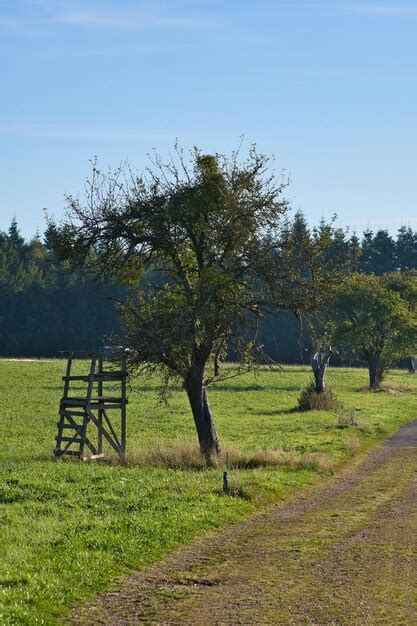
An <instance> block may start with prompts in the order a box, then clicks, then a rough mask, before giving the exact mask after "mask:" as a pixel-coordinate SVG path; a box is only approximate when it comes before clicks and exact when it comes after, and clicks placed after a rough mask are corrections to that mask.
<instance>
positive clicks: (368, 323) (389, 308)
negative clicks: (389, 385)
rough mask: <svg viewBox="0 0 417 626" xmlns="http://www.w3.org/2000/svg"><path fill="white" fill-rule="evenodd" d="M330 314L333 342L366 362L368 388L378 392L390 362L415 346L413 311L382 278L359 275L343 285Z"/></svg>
mask: <svg viewBox="0 0 417 626" xmlns="http://www.w3.org/2000/svg"><path fill="white" fill-rule="evenodd" d="M333 311H334V316H333V320H332V323H331V325H330V330H331V333H330V334H331V336H332V339H333V341H334V342H335V343H336V344H337V345H338V346H340V347H343V348H344V350H345V351H347V352H348V353H350V354H351V355H353V356H354V357H358V358H360V359H363V360H365V361H367V363H368V369H369V386H370V388H371V389H374V390H375V389H378V388H379V387H380V385H381V382H382V380H383V378H384V375H385V373H386V371H387V370H388V369H389V368H390V366H391V364H392V362H393V361H394V360H396V359H399V358H401V357H405V356H407V355H408V354H410V353H411V351H412V350H413V348H414V346H415V345H416V341H417V315H416V311H415V310H413V309H412V308H411V307H410V306H409V304H408V303H407V301H406V300H405V299H404V298H403V297H402V295H401V293H400V292H399V291H395V290H394V289H393V288H392V285H390V284H389V281H387V280H386V279H385V278H384V277H378V276H373V275H368V276H366V275H360V274H352V275H351V276H349V277H347V278H346V279H345V280H344V281H343V282H342V284H341V285H340V287H339V289H338V292H337V297H336V301H335V303H334V308H333Z"/></svg>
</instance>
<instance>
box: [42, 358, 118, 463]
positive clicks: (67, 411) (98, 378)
mask: <svg viewBox="0 0 417 626" xmlns="http://www.w3.org/2000/svg"><path fill="white" fill-rule="evenodd" d="M75 354H76V353H74V352H70V353H68V361H67V368H66V374H65V376H63V377H62V380H63V381H64V392H63V396H62V398H61V401H60V405H59V421H58V424H57V426H58V434H57V436H56V437H55V440H56V445H55V449H54V455H55V456H56V457H62V456H73V457H76V458H78V459H80V460H86V459H87V458H90V459H97V458H101V457H103V456H104V455H103V438H104V439H105V440H106V441H107V442H108V443H109V444H110V446H111V447H112V448H113V449H114V450H115V451H116V452H117V454H118V455H119V456H120V457H121V458H123V457H124V456H125V454H126V405H127V398H126V376H127V373H126V369H125V361H124V358H123V357H122V359H121V361H122V367H121V370H120V371H114V370H111V371H104V369H103V360H104V353H103V351H96V352H93V353H87V352H85V353H79V352H78V353H77V356H79V355H81V356H82V357H84V358H85V356H86V355H89V356H90V358H91V363H90V371H89V374H88V375H84V376H77V375H73V374H72V373H71V369H72V365H73V361H74V357H75ZM109 381H112V382H115V381H119V382H120V383H121V396H120V397H114V396H105V395H104V383H105V382H109ZM71 382H83V383H86V391H85V395H82V396H71V395H70V383H71ZM95 385H97V396H93V393H94V387H95ZM111 409H118V410H120V411H121V425H120V436H119V435H118V434H117V432H116V429H115V428H114V426H113V424H112V423H111V421H110V419H109V417H108V415H107V411H108V410H111ZM95 412H96V414H95ZM89 424H91V425H92V426H95V427H96V428H97V431H98V436H97V445H94V444H93V443H92V441H91V440H90V439H89V438H88V437H87V430H88V426H89ZM86 449H88V450H89V452H90V454H89V456H88V457H87V456H85V451H86Z"/></svg>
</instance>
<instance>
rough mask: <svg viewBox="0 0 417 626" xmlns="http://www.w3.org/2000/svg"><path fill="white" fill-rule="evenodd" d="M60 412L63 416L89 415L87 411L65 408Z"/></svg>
mask: <svg viewBox="0 0 417 626" xmlns="http://www.w3.org/2000/svg"><path fill="white" fill-rule="evenodd" d="M59 414H60V416H61V417H86V415H87V413H86V412H85V411H65V410H64V409H62V410H61V411H60V412H59Z"/></svg>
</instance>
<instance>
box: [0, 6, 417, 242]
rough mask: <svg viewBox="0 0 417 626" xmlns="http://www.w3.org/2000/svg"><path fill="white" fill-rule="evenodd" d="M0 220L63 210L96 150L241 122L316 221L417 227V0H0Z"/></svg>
mask: <svg viewBox="0 0 417 626" xmlns="http://www.w3.org/2000/svg"><path fill="white" fill-rule="evenodd" d="M0 76H1V81H0V86H1V98H0V112H1V115H0V229H1V228H6V227H7V226H8V224H9V223H10V220H11V218H12V217H13V215H14V214H15V215H16V217H17V219H18V221H19V223H20V226H21V229H22V232H23V234H25V235H26V236H30V235H32V234H33V233H34V231H35V229H36V227H37V226H38V227H39V228H40V230H43V228H44V220H43V207H47V208H48V210H49V212H50V213H51V214H54V215H55V216H56V217H59V216H60V215H61V214H62V210H63V208H64V204H65V203H64V199H63V195H64V193H65V192H68V193H77V192H78V191H79V190H81V189H82V185H83V180H84V178H85V176H86V175H87V174H88V168H89V163H88V160H89V159H90V158H91V157H93V156H94V155H97V156H98V157H99V160H100V163H101V164H102V165H107V164H111V165H115V166H116V165H118V164H119V162H120V161H122V160H125V159H128V160H129V162H130V164H131V165H132V167H134V168H137V169H141V168H142V166H143V165H144V163H145V159H146V154H147V153H148V152H149V151H150V150H151V149H152V148H153V147H155V148H157V149H158V150H159V151H160V152H161V154H162V155H164V154H167V152H168V150H169V149H170V147H172V145H173V143H174V142H175V139H176V138H178V139H179V141H180V143H181V144H182V145H183V146H185V147H191V146H192V145H194V144H196V145H198V146H200V147H202V148H203V149H204V150H206V151H210V150H217V151H226V152H228V151H230V150H232V149H233V148H235V147H237V145H238V143H239V137H240V136H241V135H242V134H244V135H245V138H246V139H245V140H246V142H247V143H251V142H256V143H257V144H258V147H259V149H260V150H261V151H263V152H266V153H273V154H275V155H276V167H277V168H278V169H280V168H285V169H287V170H288V171H289V172H291V179H292V184H291V187H290V189H289V190H288V196H289V197H290V199H291V200H292V205H293V207H294V208H295V209H297V208H301V209H302V210H303V211H304V212H305V213H306V215H307V217H308V219H309V220H310V221H311V222H317V221H318V220H319V219H320V218H321V217H322V216H324V217H329V216H331V215H332V214H333V213H334V212H336V213H338V215H339V217H340V223H341V224H343V225H350V226H351V227H356V229H357V230H363V229H364V228H366V227H367V225H370V226H371V227H372V228H378V227H387V228H389V229H390V230H395V229H396V228H397V227H398V226H399V225H400V224H401V223H403V224H406V225H407V224H410V225H412V226H413V227H414V228H417V194H416V186H417V176H416V163H417V161H416V151H417V2H411V1H408V2H407V1H404V2H401V1H400V0H398V1H397V2H393V1H392V2H389V1H388V0H387V3H383V2H378V1H376V2H372V1H369V0H368V1H366V0H363V2H361V0H333V1H328V2H326V1H323V2H320V1H318V2H315V1H311V2H310V1H307V0H306V1H298V0H288V1H285V0H282V1H281V0H169V1H168V0H167V1H165V2H158V1H149V2H142V1H141V0H136V1H134V0H129V1H125V0H118V1H116V0H112V1H111V0H96V1H93V0H78V1H76V0H75V1H73V0H0Z"/></svg>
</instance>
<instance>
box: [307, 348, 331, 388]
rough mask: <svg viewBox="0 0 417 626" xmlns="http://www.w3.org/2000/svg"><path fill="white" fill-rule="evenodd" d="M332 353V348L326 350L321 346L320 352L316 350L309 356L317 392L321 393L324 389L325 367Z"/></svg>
mask: <svg viewBox="0 0 417 626" xmlns="http://www.w3.org/2000/svg"><path fill="white" fill-rule="evenodd" d="M331 355H332V349H331V348H330V347H329V348H327V349H326V350H324V349H323V348H322V351H321V352H316V353H315V354H314V355H313V356H312V358H311V367H312V368H313V376H314V384H315V388H316V392H317V393H323V391H324V390H325V388H326V387H325V377H326V369H327V366H328V364H329V361H330V357H331Z"/></svg>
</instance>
